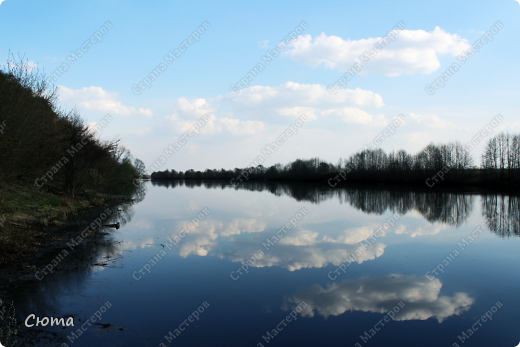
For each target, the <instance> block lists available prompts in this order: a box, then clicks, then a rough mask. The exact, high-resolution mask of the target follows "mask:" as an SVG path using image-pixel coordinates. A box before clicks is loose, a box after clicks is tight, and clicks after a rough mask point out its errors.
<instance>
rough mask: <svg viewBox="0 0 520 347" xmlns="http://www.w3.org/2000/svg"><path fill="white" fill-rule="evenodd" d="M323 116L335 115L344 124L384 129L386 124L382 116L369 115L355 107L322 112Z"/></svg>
mask: <svg viewBox="0 0 520 347" xmlns="http://www.w3.org/2000/svg"><path fill="white" fill-rule="evenodd" d="M322 114H323V115H335V116H337V117H338V118H340V119H341V120H343V121H344V122H345V123H350V124H364V125H371V126H381V127H384V126H385V125H386V124H387V121H386V120H385V116H384V115H383V114H378V115H371V114H370V113H368V112H365V111H363V110H360V109H359V108H355V107H343V108H336V109H331V110H326V111H323V112H322Z"/></svg>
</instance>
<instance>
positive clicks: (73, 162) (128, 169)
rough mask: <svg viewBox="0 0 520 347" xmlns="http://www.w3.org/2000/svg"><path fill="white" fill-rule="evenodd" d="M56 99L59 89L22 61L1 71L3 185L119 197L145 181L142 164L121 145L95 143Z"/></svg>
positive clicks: (0, 162)
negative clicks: (17, 183)
mask: <svg viewBox="0 0 520 347" xmlns="http://www.w3.org/2000/svg"><path fill="white" fill-rule="evenodd" d="M57 98H58V88H57V87H53V86H51V85H49V84H48V83H47V81H46V78H45V75H43V74H42V73H40V72H39V71H38V69H34V68H32V67H31V66H30V65H29V63H28V61H24V60H23V58H22V59H20V61H19V62H18V61H15V60H14V58H13V59H12V60H9V61H8V62H7V64H6V67H5V68H2V69H0V130H1V131H0V182H13V181H20V180H23V181H25V182H28V183H30V184H34V185H36V186H37V187H40V188H41V187H45V188H53V189H58V190H59V191H62V192H64V193H66V194H68V195H71V196H75V195H77V194H78V193H80V192H82V191H85V190H95V191H104V192H113V191H115V189H118V191H121V190H124V187H130V186H131V185H132V180H133V179H134V178H138V177H142V176H143V174H144V172H145V168H144V164H143V162H142V161H141V160H139V159H134V158H133V157H132V155H131V153H130V151H129V150H128V149H126V148H125V147H123V146H121V144H120V143H119V140H103V139H101V138H99V137H97V136H96V134H95V133H94V132H93V131H92V130H91V129H89V127H88V125H87V124H86V123H85V121H84V120H83V119H82V118H81V116H80V115H79V114H78V113H77V112H76V111H70V112H66V111H64V110H62V109H60V108H59V107H58V102H57ZM122 187H123V188H122Z"/></svg>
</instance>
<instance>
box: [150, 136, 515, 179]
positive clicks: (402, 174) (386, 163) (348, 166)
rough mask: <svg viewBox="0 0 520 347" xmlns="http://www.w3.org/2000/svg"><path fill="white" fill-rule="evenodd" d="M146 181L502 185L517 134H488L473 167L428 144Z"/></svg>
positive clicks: (461, 150) (161, 174)
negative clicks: (328, 159) (420, 147)
mask: <svg viewBox="0 0 520 347" xmlns="http://www.w3.org/2000/svg"><path fill="white" fill-rule="evenodd" d="M151 178H152V179H181V180H182V179H184V180H191V179H195V180H229V181H230V183H231V184H234V185H237V184H240V183H243V182H246V181H249V180H277V181H284V180H287V181H325V182H327V183H329V185H331V186H336V185H338V184H340V183H344V182H370V183H416V184H425V183H426V184H427V185H428V186H430V187H432V186H434V185H435V184H438V183H443V184H446V183H448V184H450V183H451V184H461V183H462V184H475V185H481V184H492V185H496V184H500V185H501V184H507V185H514V184H519V183H520V134H516V135H515V134H508V133H500V134H498V135H496V136H494V137H492V138H490V139H489V140H488V142H487V144H486V147H485V150H484V154H483V155H482V158H481V164H480V167H478V166H476V165H475V162H474V159H473V157H472V156H471V154H470V153H469V150H468V149H467V148H466V147H465V146H463V145H462V144H461V143H460V142H450V143H447V144H433V143H431V144H429V145H427V146H426V147H425V148H424V149H423V150H422V151H420V152H419V153H416V154H409V153H407V152H406V151H405V150H399V151H397V152H395V151H392V152H390V153H388V154H387V153H385V152H384V151H383V150H382V149H380V148H378V149H365V150H362V151H360V152H357V153H355V154H353V155H351V156H350V157H348V158H347V159H340V160H339V161H338V163H337V164H332V163H329V162H326V161H324V160H321V159H319V158H312V159H306V160H304V159H297V160H295V161H293V162H291V163H288V164H286V165H281V164H275V165H272V166H270V167H264V166H263V165H257V166H256V167H249V168H235V169H234V170H225V169H220V170H218V169H213V170H212V169H206V170H205V171H195V170H187V171H185V172H182V171H179V172H177V171H176V170H165V171H158V172H153V173H152V174H151Z"/></svg>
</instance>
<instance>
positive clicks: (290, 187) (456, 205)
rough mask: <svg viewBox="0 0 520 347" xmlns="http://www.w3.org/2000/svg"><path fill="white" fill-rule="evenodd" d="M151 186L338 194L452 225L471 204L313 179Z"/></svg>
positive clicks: (456, 197)
mask: <svg viewBox="0 0 520 347" xmlns="http://www.w3.org/2000/svg"><path fill="white" fill-rule="evenodd" d="M152 184H153V185H154V186H164V187H168V188H169V187H172V188H175V187H177V186H187V187H190V188H194V187H200V186H204V187H206V188H221V189H224V188H226V187H227V188H234V189H244V190H249V191H264V190H267V191H269V192H270V193H272V194H274V195H276V196H282V195H287V196H290V197H292V198H294V199H295V200H296V201H307V202H310V203H313V204H320V203H322V202H324V201H326V200H330V199H334V198H337V199H338V200H339V202H340V203H348V204H350V205H351V206H352V207H354V208H355V209H358V210H360V211H363V212H365V213H369V214H378V215H381V214H383V213H385V212H386V211H392V213H395V212H399V213H400V214H405V213H408V212H410V211H411V210H415V211H417V212H419V213H420V214H421V215H422V216H423V217H424V218H425V219H426V220H428V221H429V222H430V223H435V222H441V223H445V224H449V225H453V226H460V225H461V224H462V223H464V222H465V221H466V220H467V219H468V217H469V215H470V213H471V211H472V208H473V196H472V195H471V194H467V193H466V194H465V193H456V192H444V191H432V190H428V191H409V190H402V189H381V188H364V187H342V188H330V187H329V186H327V185H321V184H314V183H279V182H262V181H253V182H246V183H242V184H240V185H239V186H237V187H234V186H233V185H231V184H230V183H229V182H227V181H192V180H189V181H175V180H168V181H166V180H165V181H152Z"/></svg>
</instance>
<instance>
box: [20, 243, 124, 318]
mask: <svg viewBox="0 0 520 347" xmlns="http://www.w3.org/2000/svg"><path fill="white" fill-rule="evenodd" d="M66 250H67V252H68V254H67V255H66V256H64V257H63V260H62V261H61V262H60V263H59V264H58V265H57V267H56V268H54V269H53V273H52V274H49V275H47V276H45V277H44V278H43V279H42V280H41V281H38V282H34V283H28V284H25V285H24V286H22V287H20V288H17V289H16V293H15V294H14V295H13V297H12V298H10V299H12V300H14V301H15V307H16V313H17V316H18V318H19V319H20V320H22V321H24V320H25V318H26V317H27V316H29V315H30V314H32V313H34V314H35V315H36V316H37V317H57V316H60V315H65V314H67V315H68V316H72V315H75V314H77V313H78V312H67V307H63V305H62V303H61V302H62V301H63V297H64V296H65V295H68V294H71V293H78V292H81V291H82V290H84V287H85V285H86V284H87V280H88V279H89V278H90V277H91V275H92V272H94V271H95V270H94V269H93V268H92V267H91V266H90V264H91V263H92V264H98V263H102V262H107V261H109V260H110V259H112V258H114V257H116V256H118V255H121V254H122V252H123V249H122V246H121V245H120V244H119V243H116V242H114V241H113V240H112V238H111V237H110V236H106V237H104V238H103V239H97V240H86V241H83V242H82V243H80V244H79V245H78V246H77V247H75V248H74V249H73V250H71V249H70V248H68V247H67V248H66ZM60 252H62V250H57V251H55V252H52V253H51V254H47V255H46V256H45V257H42V258H41V260H40V263H39V265H38V267H39V268H41V267H44V266H46V265H47V264H50V263H51V262H52V260H54V259H55V257H56V256H57V255H58V254H60ZM38 277H40V278H41V277H42V272H39V273H38ZM91 314H92V312H85V316H87V317H90V315H91ZM22 318H23V319H22ZM75 321H76V322H77V317H76V318H75Z"/></svg>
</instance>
